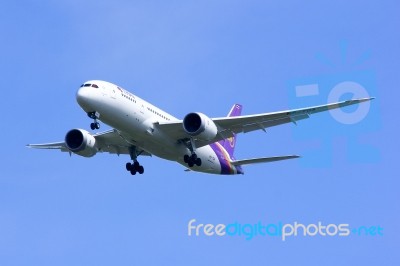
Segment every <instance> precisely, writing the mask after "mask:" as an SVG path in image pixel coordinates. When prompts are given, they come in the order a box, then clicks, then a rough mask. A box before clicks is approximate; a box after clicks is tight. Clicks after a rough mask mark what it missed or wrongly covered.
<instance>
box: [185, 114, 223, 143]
mask: <svg viewBox="0 0 400 266" xmlns="http://www.w3.org/2000/svg"><path fill="white" fill-rule="evenodd" d="M183 129H184V130H185V131H186V133H188V134H189V135H190V136H194V137H197V138H199V139H202V140H212V139H214V138H215V136H217V133H218V129H217V126H216V125H215V123H214V122H213V121H212V120H211V119H210V118H209V117H207V116H206V115H205V114H202V113H190V114H187V115H186V116H185V118H184V119H183Z"/></svg>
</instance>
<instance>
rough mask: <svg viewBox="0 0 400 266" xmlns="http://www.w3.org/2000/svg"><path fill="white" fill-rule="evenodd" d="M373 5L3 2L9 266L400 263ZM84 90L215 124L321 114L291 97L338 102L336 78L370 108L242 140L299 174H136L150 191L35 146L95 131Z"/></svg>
mask: <svg viewBox="0 0 400 266" xmlns="http://www.w3.org/2000/svg"><path fill="white" fill-rule="evenodd" d="M373 2H375V3H372V1H368V2H366V1H334V3H333V2H332V3H326V2H324V3H321V1H306V2H304V1H275V2H274V3H271V1H196V2H194V1H100V2H99V1H75V0H70V1H5V2H4V3H2V6H1V9H0V34H1V42H0V53H1V60H0V71H1V72H0V73H1V74H0V81H1V84H2V89H1V94H2V97H0V99H1V100H0V103H1V104H0V111H1V114H2V115H1V124H2V133H1V136H2V138H1V139H2V149H1V154H2V156H1V163H0V165H1V167H0V264H1V265H41V266H43V265H166V264H167V265H400V255H399V252H398V250H399V248H400V245H399V238H398V237H399V235H400V230H399V222H400V219H399V213H400V208H399V200H400V196H399V193H398V188H399V185H400V182H399V177H398V171H399V167H398V151H399V142H398V131H399V129H400V128H399V126H398V124H399V123H398V121H397V120H398V119H397V114H398V113H399V108H398V105H399V104H398V99H399V96H400V93H399V90H398V87H399V84H400V75H399V69H400V64H399V62H400V53H399V47H400V37H399V34H398V27H399V25H400V16H399V15H398V11H399V10H400V6H399V4H398V2H397V1H373ZM365 55H368V56H365ZM354 73H361V75H359V74H354ZM90 79H103V80H107V81H110V82H113V83H116V84H119V85H120V86H122V87H124V88H126V89H128V90H130V91H131V92H133V93H134V94H136V95H138V96H140V97H142V98H144V99H146V100H148V101H150V102H152V103H153V104H155V105H157V106H159V107H160V108H162V109H164V110H166V111H168V112H170V113H171V114H174V115H175V116H177V117H181V118H182V117H183V116H184V115H185V114H187V113H188V112H191V111H201V112H204V113H206V114H207V115H209V116H211V117H215V116H223V115H225V114H226V113H227V112H228V110H229V108H230V107H231V105H232V104H233V103H236V102H238V103H241V104H243V105H244V111H243V112H244V114H252V113H261V112H268V111H278V110H282V109H286V108H291V107H295V106H307V105H308V104H322V103H326V101H327V98H326V95H323V94H322V92H321V95H320V96H321V97H309V98H307V97H303V98H301V97H298V98H296V97H293V87H292V85H293V84H294V85H304V84H308V83H310V82H311V83H312V82H314V83H315V82H317V83H319V84H320V85H321V86H322V84H328V85H326V86H327V88H328V89H329V88H330V87H329V86H330V85H332V84H335V83H332V80H334V82H340V81H346V80H347V81H349V80H350V81H355V82H362V80H363V79H365V80H366V81H365V83H363V86H365V87H366V88H367V90H368V92H370V94H373V95H372V96H376V97H378V99H377V100H376V101H374V102H373V103H372V104H371V109H370V113H369V114H368V117H367V118H366V120H365V121H364V122H363V124H360V125H358V126H359V127H351V126H350V127H344V126H343V125H342V124H340V123H338V122H337V121H335V120H334V119H332V117H331V115H330V114H329V113H326V114H320V115H318V116H315V117H312V118H311V119H309V120H307V121H303V122H299V123H298V126H297V127H296V126H292V125H285V126H281V127H277V128H272V129H270V130H268V131H267V134H265V133H263V132H255V133H249V134H246V135H241V136H240V137H239V141H238V145H237V150H236V154H235V155H236V157H238V158H241V159H242V158H251V157H257V156H274V155H286V154H301V155H303V156H304V158H303V159H301V160H298V161H286V162H278V163H273V164H262V165H254V166H248V167H246V168H245V172H246V174H245V175H244V176H215V175H205V174H201V173H187V172H184V171H183V170H184V169H183V167H182V166H180V165H178V164H174V163H171V162H167V161H163V160H161V159H158V158H155V157H153V158H142V159H141V163H142V164H143V165H145V168H146V172H145V175H143V176H134V177H132V176H130V175H128V173H127V172H126V171H125V169H124V165H125V163H126V162H127V161H128V160H129V158H128V157H126V156H121V157H117V156H110V155H108V154H98V155H97V156H95V157H94V158H91V159H86V158H82V157H79V156H72V157H69V156H68V154H65V153H61V152H58V151H40V150H39V151H38V150H30V149H27V148H26V147H25V145H26V144H27V143H41V142H49V141H59V140H62V139H63V138H64V136H65V133H66V132H67V131H68V130H70V129H72V128H76V127H77V128H86V129H88V128H89V123H90V119H89V118H88V117H87V116H86V114H85V113H84V112H83V111H82V110H81V109H80V108H79V106H78V105H77V103H76V101H75V92H76V90H77V88H78V86H79V85H80V84H81V83H82V82H84V81H85V80H90ZM358 79H361V80H358ZM330 82H331V83H330ZM329 84H330V85H329ZM322 89H326V88H325V87H324V88H323V87H321V90H322ZM324 93H325V94H326V93H327V92H326V91H324ZM350 111H352V110H350ZM353 111H354V109H353ZM356 126H357V125H356ZM104 128H106V127H105V126H103V127H102V129H104ZM364 129H365V130H364ZM354 141H355V142H356V143H359V144H360V145H358V146H359V147H358V146H354V145H353V146H352V145H351V144H352V143H354ZM326 145H327V146H326ZM326 147H328V148H326ZM368 147H369V148H371V147H372V148H373V149H374V150H373V151H374V156H372V157H371V156H366V154H368V153H367V152H365V149H367V148H368ZM367 151H368V150H367ZM313 154H314V155H313ZM315 154H317V155H318V156H316V155H315ZM348 155H349V156H348ZM310 156H311V157H310ZM313 156H314V157H313ZM351 156H353V157H354V156H355V157H356V159H357V158H361V159H362V160H358V161H357V160H354V158H353V159H349V158H350V157H351ZM317 157H318V158H317ZM310 158H314V159H315V161H313V160H311V161H310ZM321 158H322V160H318V159H321ZM327 160H329V163H328V165H320V164H319V163H320V162H326V161H327ZM313 162H315V163H313ZM193 218H195V219H197V221H198V223H201V222H203V223H214V224H217V223H225V224H228V223H232V222H239V223H257V222H259V221H261V222H263V223H275V222H283V223H293V222H295V221H298V222H302V223H306V224H309V223H317V222H319V221H322V222H324V223H337V224H339V223H349V224H351V225H353V226H363V225H365V226H381V227H383V228H384V235H383V236H375V237H372V236H365V235H363V236H354V235H353V236H350V237H345V238H343V237H342V238H341V237H330V238H324V237H314V238H312V237H297V238H291V239H289V240H288V241H285V242H282V241H280V239H278V238H273V237H269V238H268V237H256V238H254V239H252V240H250V241H248V240H245V239H244V238H243V237H205V236H202V237H188V235H187V224H188V222H189V220H190V219H193Z"/></svg>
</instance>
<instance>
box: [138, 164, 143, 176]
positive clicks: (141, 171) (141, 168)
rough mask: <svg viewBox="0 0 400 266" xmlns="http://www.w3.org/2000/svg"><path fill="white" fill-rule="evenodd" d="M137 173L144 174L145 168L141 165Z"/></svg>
mask: <svg viewBox="0 0 400 266" xmlns="http://www.w3.org/2000/svg"><path fill="white" fill-rule="evenodd" d="M137 171H138V173H139V174H141V175H142V174H143V173H144V167H143V166H141V165H139V167H138V169H137Z"/></svg>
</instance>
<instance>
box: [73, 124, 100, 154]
mask: <svg viewBox="0 0 400 266" xmlns="http://www.w3.org/2000/svg"><path fill="white" fill-rule="evenodd" d="M65 144H66V145H67V148H68V149H69V150H70V151H71V152H73V153H75V154H78V155H80V156H83V157H92V156H94V155H95V154H96V153H97V152H98V149H97V146H96V139H95V138H94V137H93V136H92V135H91V134H90V133H89V132H87V131H86V130H83V129H72V130H70V131H68V133H67V135H65Z"/></svg>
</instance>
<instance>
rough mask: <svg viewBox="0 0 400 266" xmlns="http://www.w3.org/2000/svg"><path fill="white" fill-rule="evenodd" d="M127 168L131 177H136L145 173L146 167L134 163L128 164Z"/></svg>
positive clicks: (136, 162)
mask: <svg viewBox="0 0 400 266" xmlns="http://www.w3.org/2000/svg"><path fill="white" fill-rule="evenodd" d="M125 167H126V170H127V171H128V172H130V173H131V175H136V173H139V174H143V173H144V167H143V166H142V165H140V164H139V162H138V161H134V162H133V163H126V165H125Z"/></svg>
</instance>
